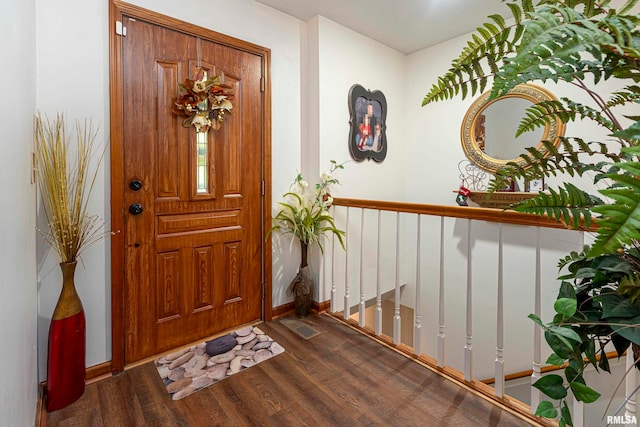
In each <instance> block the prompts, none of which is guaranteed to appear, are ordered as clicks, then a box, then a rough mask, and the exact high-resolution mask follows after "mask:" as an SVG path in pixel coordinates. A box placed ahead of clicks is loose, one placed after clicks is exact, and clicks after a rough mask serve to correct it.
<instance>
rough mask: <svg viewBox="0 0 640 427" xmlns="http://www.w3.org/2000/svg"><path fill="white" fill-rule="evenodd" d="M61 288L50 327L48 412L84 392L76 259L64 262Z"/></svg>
mask: <svg viewBox="0 0 640 427" xmlns="http://www.w3.org/2000/svg"><path fill="white" fill-rule="evenodd" d="M60 268H61V269H62V291H61V292H60V298H58V303H57V304H56V308H55V310H54V311H53V317H52V319H51V326H50V327H49V353H48V359H47V411H55V410H57V409H61V408H64V407H65V406H68V405H70V404H72V403H73V402H75V401H76V400H78V399H79V398H80V396H82V394H83V393H84V381H85V372H86V371H85V339H86V336H85V319H84V310H83V308H82V302H81V301H80V297H79V296H78V293H77V292H76V288H75V284H74V279H73V276H74V273H75V270H76V263H75V262H63V263H61V264H60Z"/></svg>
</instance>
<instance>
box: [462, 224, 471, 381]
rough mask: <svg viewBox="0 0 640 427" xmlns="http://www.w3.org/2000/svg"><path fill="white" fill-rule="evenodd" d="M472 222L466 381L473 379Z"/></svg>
mask: <svg viewBox="0 0 640 427" xmlns="http://www.w3.org/2000/svg"><path fill="white" fill-rule="evenodd" d="M471 249H472V245H471V220H467V315H466V319H467V325H466V341H465V345H464V379H465V381H471V380H472V379H473V341H472V340H473V280H472V270H471V265H472V264H471Z"/></svg>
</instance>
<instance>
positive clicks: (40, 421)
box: [34, 383, 47, 427]
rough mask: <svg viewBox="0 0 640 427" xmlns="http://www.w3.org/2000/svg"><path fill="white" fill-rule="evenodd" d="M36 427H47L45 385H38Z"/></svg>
mask: <svg viewBox="0 0 640 427" xmlns="http://www.w3.org/2000/svg"><path fill="white" fill-rule="evenodd" d="M34 426H35V427H46V426H47V410H46V409H45V407H44V383H40V384H39V385H38V401H37V402H36V422H35V424H34Z"/></svg>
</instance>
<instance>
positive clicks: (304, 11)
mask: <svg viewBox="0 0 640 427" xmlns="http://www.w3.org/2000/svg"><path fill="white" fill-rule="evenodd" d="M256 1H258V2H259V3H263V4H265V5H267V6H270V7H272V8H274V9H277V10H280V11H282V12H284V13H286V14H288V15H291V16H294V17H296V18H298V19H301V20H303V21H305V22H306V21H308V20H310V19H311V18H313V17H314V16H316V15H322V16H324V17H325V18H328V19H330V20H332V21H334V22H336V23H338V24H340V25H342V26H344V27H347V28H350V29H352V30H353V31H356V32H358V33H360V34H363V35H365V36H367V37H369V38H371V39H373V40H376V41H378V42H380V43H382V44H384V45H387V46H389V47H392V48H393V49H395V50H397V51H399V52H402V53H405V54H408V53H412V52H415V51H418V50H421V49H424V48H426V47H429V46H433V45H435V44H438V43H440V42H443V41H445V40H449V39H451V38H453V37H456V36H459V35H462V34H466V33H468V32H470V31H473V30H474V29H475V28H476V27H478V26H479V25H481V24H482V23H483V22H485V21H486V18H487V16H488V15H491V14H494V13H500V14H501V15H503V16H507V15H508V16H510V14H509V9H508V8H507V6H505V4H504V3H503V2H502V0H256Z"/></svg>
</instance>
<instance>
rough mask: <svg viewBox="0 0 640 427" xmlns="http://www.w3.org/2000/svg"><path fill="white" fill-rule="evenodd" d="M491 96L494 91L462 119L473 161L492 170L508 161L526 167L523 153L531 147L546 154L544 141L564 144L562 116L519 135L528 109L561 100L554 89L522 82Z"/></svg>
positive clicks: (465, 146) (467, 152)
mask: <svg viewBox="0 0 640 427" xmlns="http://www.w3.org/2000/svg"><path fill="white" fill-rule="evenodd" d="M489 95H490V92H485V93H483V94H482V95H481V96H480V98H478V99H477V100H476V101H475V102H474V103H473V104H472V105H471V107H469V110H468V111H467V114H465V116H464V119H463V120H462V128H461V137H462V149H463V150H464V153H465V155H466V156H467V158H468V159H469V160H470V161H471V162H472V163H474V164H476V165H477V166H479V167H480V168H482V169H484V170H486V171H489V172H495V171H497V170H498V169H500V168H502V167H504V166H505V165H506V164H507V163H508V162H515V163H517V164H518V165H520V166H525V165H526V164H525V161H524V159H523V158H522V157H520V155H521V154H523V153H526V148H527V147H536V148H537V149H538V150H539V151H540V152H542V153H543V154H544V155H545V156H546V155H548V153H547V150H546V149H545V148H544V146H543V145H542V141H552V142H553V144H554V145H555V146H556V147H557V146H558V145H559V144H560V140H559V139H558V137H559V136H563V135H564V123H562V121H560V119H558V118H556V119H555V120H554V121H552V122H551V123H550V124H549V125H547V126H545V127H544V128H536V129H535V130H534V131H531V132H525V133H524V134H522V135H520V136H519V137H517V138H516V137H515V135H516V130H517V129H518V125H519V124H520V121H521V120H522V119H523V118H524V117H525V116H526V114H525V110H526V109H527V108H528V107H530V106H532V105H533V104H536V103H538V102H541V101H547V100H555V99H557V98H556V97H555V96H553V94H552V93H551V92H549V91H548V90H546V89H544V88H542V87H539V86H534V85H530V84H522V85H518V86H516V87H515V88H513V89H511V90H510V91H509V92H508V93H507V94H506V95H503V96H501V97H498V98H495V99H489Z"/></svg>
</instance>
